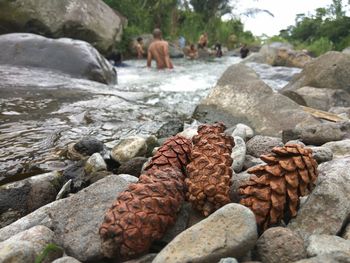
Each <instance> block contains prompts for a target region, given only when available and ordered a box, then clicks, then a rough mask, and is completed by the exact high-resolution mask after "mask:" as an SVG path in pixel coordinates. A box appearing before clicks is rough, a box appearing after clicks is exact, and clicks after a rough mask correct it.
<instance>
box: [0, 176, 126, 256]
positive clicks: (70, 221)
mask: <svg viewBox="0 0 350 263" xmlns="http://www.w3.org/2000/svg"><path fill="white" fill-rule="evenodd" d="M128 185H129V182H127V181H126V180H124V179H123V178H121V177H119V176H118V175H111V176H108V177H106V178H104V179H101V180H99V181H98V182H96V183H94V184H92V185H91V186H89V187H87V188H85V189H83V190H82V191H80V192H78V193H77V194H75V195H72V196H70V197H68V198H65V199H62V200H59V201H56V202H53V203H50V204H48V205H46V206H43V207H41V208H39V209H38V210H36V211H35V212H33V213H31V214H29V215H27V216H25V217H23V218H21V219H19V220H17V221H16V222H14V223H12V224H11V225H9V226H6V227H4V228H2V229H0V241H2V240H6V239H8V238H10V237H11V236H13V235H15V234H17V233H19V232H22V231H24V230H27V229H29V228H31V227H33V226H37V225H44V226H46V227H48V228H50V229H52V230H53V231H54V233H55V235H56V241H57V244H58V245H60V246H61V247H62V248H64V250H65V252H66V253H67V254H68V255H70V256H72V257H74V258H76V259H78V260H80V261H94V260H98V259H100V258H102V251H101V240H100V237H99V235H98V228H99V226H100V224H101V223H102V221H103V218H104V215H105V212H106V211H107V209H108V208H109V207H110V206H111V204H112V203H113V201H114V200H115V198H116V196H117V195H118V194H119V193H120V192H122V191H123V190H125V189H126V187H127V186H128Z"/></svg>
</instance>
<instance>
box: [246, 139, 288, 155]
mask: <svg viewBox="0 0 350 263" xmlns="http://www.w3.org/2000/svg"><path fill="white" fill-rule="evenodd" d="M276 146H283V143H282V140H281V139H280V138H278V137H270V136H262V135H255V136H254V137H253V138H251V139H250V140H249V141H248V142H247V154H249V155H252V156H254V157H257V158H259V157H260V156H261V155H263V154H269V153H271V150H272V149H273V148H274V147H276Z"/></svg>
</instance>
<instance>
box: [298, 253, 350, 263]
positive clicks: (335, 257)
mask: <svg viewBox="0 0 350 263" xmlns="http://www.w3.org/2000/svg"><path fill="white" fill-rule="evenodd" d="M294 263H350V259H349V256H348V255H347V254H344V253H331V254H327V255H321V256H317V257H313V258H307V259H302V260H299V261H296V262H294Z"/></svg>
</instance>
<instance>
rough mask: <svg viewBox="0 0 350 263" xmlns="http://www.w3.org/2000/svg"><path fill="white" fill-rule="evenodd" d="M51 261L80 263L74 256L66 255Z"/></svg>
mask: <svg viewBox="0 0 350 263" xmlns="http://www.w3.org/2000/svg"><path fill="white" fill-rule="evenodd" d="M52 263H81V262H80V261H79V260H77V259H75V258H72V257H68V256H66V257H62V258H59V259H56V260H55V261H52Z"/></svg>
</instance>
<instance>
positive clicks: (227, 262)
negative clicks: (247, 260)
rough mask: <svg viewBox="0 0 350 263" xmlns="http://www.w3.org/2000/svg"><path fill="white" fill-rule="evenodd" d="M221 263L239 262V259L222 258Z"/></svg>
mask: <svg viewBox="0 0 350 263" xmlns="http://www.w3.org/2000/svg"><path fill="white" fill-rule="evenodd" d="M219 263H238V261H237V259H235V258H222V259H220V261H219Z"/></svg>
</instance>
